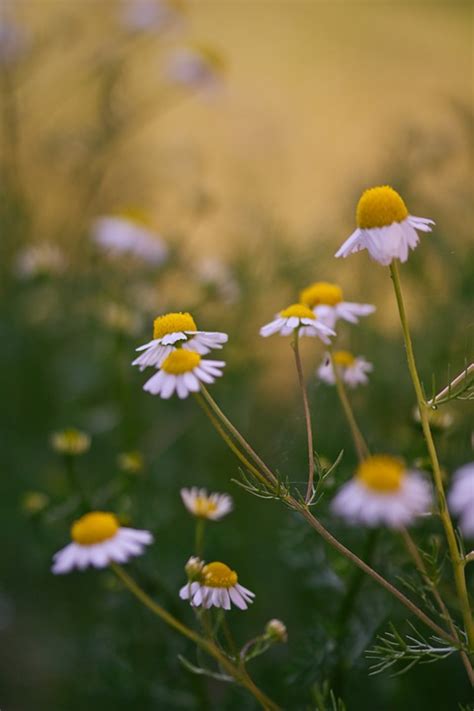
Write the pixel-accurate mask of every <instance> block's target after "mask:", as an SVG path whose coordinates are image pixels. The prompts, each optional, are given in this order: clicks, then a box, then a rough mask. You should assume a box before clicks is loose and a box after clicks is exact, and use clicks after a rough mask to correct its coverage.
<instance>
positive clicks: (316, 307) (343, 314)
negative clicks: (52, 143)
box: [300, 281, 375, 328]
mask: <svg viewBox="0 0 474 711" xmlns="http://www.w3.org/2000/svg"><path fill="white" fill-rule="evenodd" d="M300 302H301V303H302V304H305V305H306V306H309V308H310V309H313V311H314V313H315V314H316V316H317V317H318V319H319V320H320V321H321V322H322V323H324V324H326V326H329V328H334V326H335V325H336V323H337V321H338V319H340V318H342V319H344V321H349V322H350V323H358V322H359V317H360V316H368V315H369V314H372V313H373V312H374V311H375V306H373V305H372V304H357V303H355V302H353V301H344V300H343V294H342V289H341V287H340V286H339V285H338V284H332V283H330V282H327V281H316V282H314V284H311V285H310V286H307V287H306V289H303V290H302V291H301V292H300Z"/></svg>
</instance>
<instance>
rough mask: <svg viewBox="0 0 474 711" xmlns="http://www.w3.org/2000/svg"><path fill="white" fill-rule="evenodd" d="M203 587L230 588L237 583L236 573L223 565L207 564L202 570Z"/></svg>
mask: <svg viewBox="0 0 474 711" xmlns="http://www.w3.org/2000/svg"><path fill="white" fill-rule="evenodd" d="M202 574H203V581H204V585H208V586H209V587H210V588H232V587H234V585H235V584H236V583H237V580H238V578H237V573H236V572H235V570H231V569H230V568H229V566H228V565H226V564H225V563H219V562H218V561H215V562H214V563H208V564H207V565H205V566H204V568H203V569H202Z"/></svg>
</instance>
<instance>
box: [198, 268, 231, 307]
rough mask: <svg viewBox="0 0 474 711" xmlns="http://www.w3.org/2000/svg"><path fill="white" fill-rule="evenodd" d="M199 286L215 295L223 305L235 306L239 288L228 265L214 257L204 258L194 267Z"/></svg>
mask: <svg viewBox="0 0 474 711" xmlns="http://www.w3.org/2000/svg"><path fill="white" fill-rule="evenodd" d="M195 271H196V276H197V278H198V279H199V281H200V282H201V284H202V285H203V286H204V287H206V288H208V289H211V290H213V291H215V292H216V293H217V296H218V298H219V299H221V301H223V302H224V303H225V304H235V303H236V302H237V301H238V300H239V297H240V286H239V283H238V281H237V279H236V278H235V277H234V275H233V274H232V271H231V270H230V269H229V267H228V265H227V264H226V263H225V262H223V261H222V260H221V259H217V258H216V257H204V258H203V259H200V260H199V261H198V262H197V264H196V267H195Z"/></svg>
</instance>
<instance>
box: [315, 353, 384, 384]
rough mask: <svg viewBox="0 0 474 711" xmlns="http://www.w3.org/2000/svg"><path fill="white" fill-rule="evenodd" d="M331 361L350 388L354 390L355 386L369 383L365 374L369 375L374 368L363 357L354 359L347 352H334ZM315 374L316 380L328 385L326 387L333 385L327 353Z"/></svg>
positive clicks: (333, 378)
mask: <svg viewBox="0 0 474 711" xmlns="http://www.w3.org/2000/svg"><path fill="white" fill-rule="evenodd" d="M333 359H334V362H335V364H336V368H338V371H339V373H340V375H341V378H342V380H343V381H344V382H345V383H346V385H349V387H351V388H355V387H357V385H367V383H368V382H369V379H368V377H367V373H371V372H372V370H373V369H374V366H373V365H372V363H369V362H368V361H367V360H366V359H365V358H364V357H363V356H357V357H355V356H353V355H352V353H350V352H349V351H334V353H333ZM317 374H318V378H319V379H320V380H322V381H324V382H325V383H328V385H334V383H335V382H336V378H335V375H334V368H333V367H332V362H331V357H330V355H329V353H326V354H325V356H324V360H323V362H322V364H321V365H320V366H319V368H318V370H317Z"/></svg>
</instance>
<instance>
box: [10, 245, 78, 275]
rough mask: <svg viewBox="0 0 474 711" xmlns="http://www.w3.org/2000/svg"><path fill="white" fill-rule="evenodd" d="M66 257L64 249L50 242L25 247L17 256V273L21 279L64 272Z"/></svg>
mask: <svg viewBox="0 0 474 711" xmlns="http://www.w3.org/2000/svg"><path fill="white" fill-rule="evenodd" d="M65 269H66V258H65V256H64V253H63V252H62V250H61V249H60V248H59V247H58V246H57V245H55V244H51V243H50V242H41V243H40V244H32V245H30V246H29V247H25V248H24V249H23V250H22V251H21V252H20V253H19V254H18V255H17V258H16V262H15V273H16V274H17V276H18V277H19V278H21V279H32V278H34V277H37V276H53V275H58V274H62V273H63V272H64V271H65Z"/></svg>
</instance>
